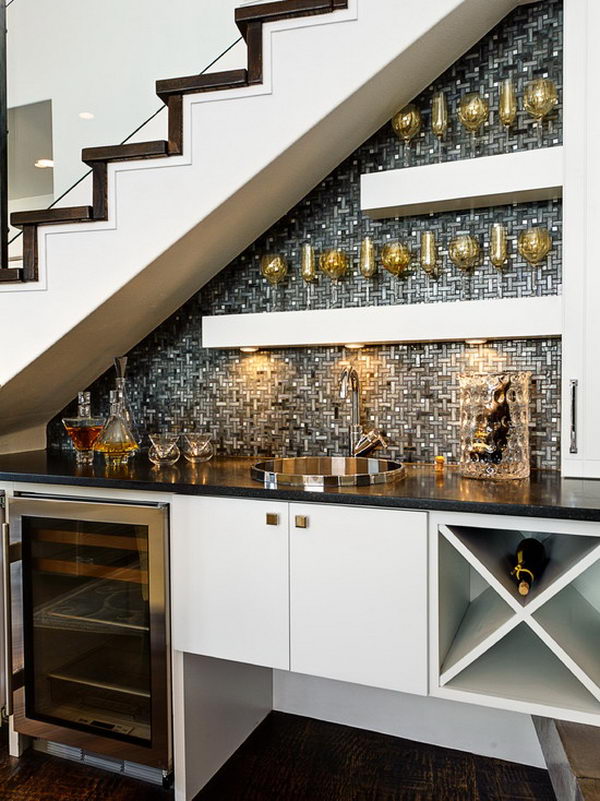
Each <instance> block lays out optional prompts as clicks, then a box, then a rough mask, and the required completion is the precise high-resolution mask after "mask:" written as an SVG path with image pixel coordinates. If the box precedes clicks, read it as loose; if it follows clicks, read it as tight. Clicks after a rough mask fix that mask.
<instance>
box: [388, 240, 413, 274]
mask: <svg viewBox="0 0 600 801" xmlns="http://www.w3.org/2000/svg"><path fill="white" fill-rule="evenodd" d="M411 259H412V255H411V252H410V250H409V248H408V246H407V245H405V244H404V243H403V242H388V243H387V244H386V245H384V246H383V248H382V250H381V263H382V264H383V266H384V268H385V269H386V270H387V271H388V273H390V274H391V275H393V276H394V277H395V278H398V277H399V276H401V275H402V274H403V273H405V272H406V270H407V269H408V268H409V267H410V262H411Z"/></svg>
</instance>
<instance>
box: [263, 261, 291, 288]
mask: <svg viewBox="0 0 600 801" xmlns="http://www.w3.org/2000/svg"><path fill="white" fill-rule="evenodd" d="M287 273H288V266H287V262H286V260H285V259H284V257H283V256H281V255H280V254H279V253H266V254H265V255H264V256H263V257H262V259H261V260H260V274H261V275H262V277H263V278H266V279H267V281H268V282H269V283H270V284H271V286H277V284H280V283H281V282H282V281H284V280H285V277H286V276H287Z"/></svg>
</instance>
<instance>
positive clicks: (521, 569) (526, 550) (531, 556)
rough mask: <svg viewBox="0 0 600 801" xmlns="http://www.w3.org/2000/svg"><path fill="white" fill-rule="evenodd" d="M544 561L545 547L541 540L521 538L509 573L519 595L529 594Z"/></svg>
mask: <svg viewBox="0 0 600 801" xmlns="http://www.w3.org/2000/svg"><path fill="white" fill-rule="evenodd" d="M546 562H547V558H546V549H545V548H544V544H543V543H542V542H540V541H539V540H535V539H533V538H532V537H528V538H527V539H524V540H521V542H520V543H519V545H518V546H517V550H516V552H515V557H514V565H515V566H514V567H513V569H512V570H511V573H510V575H511V576H512V577H513V578H514V580H515V582H516V583H517V586H518V589H519V595H529V591H530V590H531V585H532V584H533V582H534V581H537V580H538V579H539V577H540V575H541V573H542V571H543V569H544V567H545V566H546Z"/></svg>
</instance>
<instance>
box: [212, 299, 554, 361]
mask: <svg viewBox="0 0 600 801" xmlns="http://www.w3.org/2000/svg"><path fill="white" fill-rule="evenodd" d="M561 334H562V301H561V298H560V296H558V295H552V296H548V297H542V298H516V299H502V300H465V301H458V302H455V303H414V304H413V303H411V304H408V303H407V304H403V305H400V306H364V307H358V308H349V309H318V310H307V311H294V312H262V313H260V314H227V315H225V314H223V315H217V316H213V317H203V318H202V346H203V347H205V348H240V347H252V346H256V347H261V348H282V347H296V346H305V345H344V344H346V343H349V342H361V343H365V344H383V343H392V342H439V341H449V342H452V341H456V340H462V339H523V338H529V337H548V336H560V335H561Z"/></svg>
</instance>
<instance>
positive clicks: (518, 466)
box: [459, 371, 531, 479]
mask: <svg viewBox="0 0 600 801" xmlns="http://www.w3.org/2000/svg"><path fill="white" fill-rule="evenodd" d="M459 381H460V473H461V475H463V476H466V477H467V478H493V479H507V478H513V479H514V478H527V477H528V476H529V388H530V385H531V373H530V372H509V371H507V372H504V373H464V374H462V375H461V376H460V377H459Z"/></svg>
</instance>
